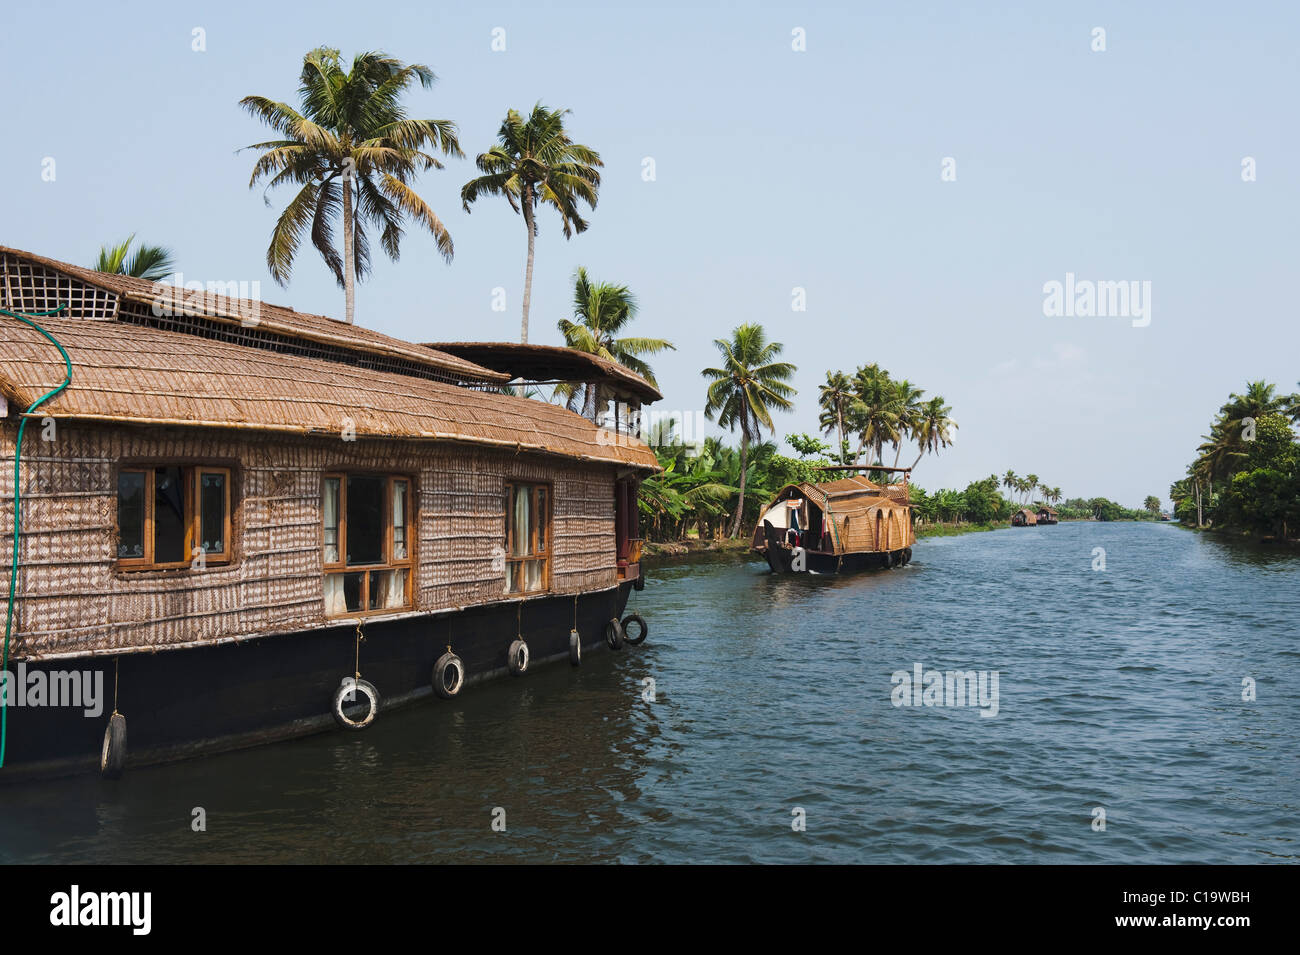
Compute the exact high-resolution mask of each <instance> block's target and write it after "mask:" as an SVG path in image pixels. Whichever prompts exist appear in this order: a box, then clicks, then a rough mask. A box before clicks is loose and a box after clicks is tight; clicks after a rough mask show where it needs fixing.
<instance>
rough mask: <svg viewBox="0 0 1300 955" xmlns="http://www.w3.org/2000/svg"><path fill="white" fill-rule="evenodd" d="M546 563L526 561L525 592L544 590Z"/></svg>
mask: <svg viewBox="0 0 1300 955" xmlns="http://www.w3.org/2000/svg"><path fill="white" fill-rule="evenodd" d="M544 563H545V562H544V561H540V560H526V561H524V590H525V591H527V592H528V593H533V592H534V591H537V590H541V589H542V577H543V574H542V567H543V565H544Z"/></svg>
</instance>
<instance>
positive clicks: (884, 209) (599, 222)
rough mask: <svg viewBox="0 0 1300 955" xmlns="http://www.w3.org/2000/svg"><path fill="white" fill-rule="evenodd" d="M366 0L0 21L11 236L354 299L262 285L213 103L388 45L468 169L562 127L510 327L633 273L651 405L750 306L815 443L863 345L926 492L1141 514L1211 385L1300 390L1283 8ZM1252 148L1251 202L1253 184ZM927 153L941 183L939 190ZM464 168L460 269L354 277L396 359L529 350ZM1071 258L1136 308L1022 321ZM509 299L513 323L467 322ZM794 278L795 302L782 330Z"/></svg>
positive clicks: (243, 188)
mask: <svg viewBox="0 0 1300 955" xmlns="http://www.w3.org/2000/svg"><path fill="white" fill-rule="evenodd" d="M977 8H978V9H977ZM373 11H374V12H373V15H370V14H369V13H368V12H367V9H366V8H365V7H364V6H358V5H356V4H344V3H330V2H319V3H312V4H310V5H302V6H300V7H293V8H290V7H287V6H281V5H277V4H251V3H237V2H232V3H223V4H220V5H211V6H208V5H203V4H195V5H185V4H152V3H149V4H146V3H139V4H113V5H96V6H94V7H86V6H83V5H76V4H60V3H49V4H44V5H40V6H37V5H21V6H18V5H8V6H6V8H5V10H4V12H3V13H0V28H2V29H0V56H2V57H3V60H2V62H3V63H4V69H5V77H6V79H5V86H6V95H5V96H4V97H3V100H2V103H3V105H0V111H2V114H3V118H4V125H5V128H6V129H7V130H9V131H10V139H9V141H8V142H7V143H6V145H5V148H4V150H3V151H2V152H0V173H2V174H3V179H4V182H5V183H6V189H5V196H4V202H3V205H2V206H0V244H7V245H11V246H16V247H19V248H25V249H29V250H31V251H34V252H39V253H42V254H45V255H49V256H53V257H55V258H61V259H65V260H69V261H74V262H80V263H86V264H89V263H90V261H92V260H93V258H94V255H95V253H96V250H97V249H98V247H99V245H100V244H101V243H104V242H107V241H110V240H115V239H119V238H122V237H124V236H125V235H127V234H128V233H131V232H135V233H137V234H138V235H139V236H140V237H141V238H143V239H145V240H147V241H150V242H158V243H163V244H167V245H170V246H171V247H173V249H174V250H175V252H176V254H177V256H178V260H179V263H180V266H181V268H182V270H183V271H184V273H185V275H186V278H187V279H191V278H192V279H199V280H205V281H206V280H223V281H224V280H229V279H243V280H250V281H251V280H260V281H261V283H262V295H263V297H264V298H265V299H266V300H268V301H271V302H275V303H282V304H289V305H292V306H293V307H295V308H297V309H299V310H302V311H313V312H321V313H324V314H331V315H336V316H338V315H341V314H342V308H343V301H342V293H341V292H340V291H339V290H338V289H337V287H336V286H335V285H334V283H333V280H332V279H331V278H330V276H329V274H328V272H327V271H326V269H325V266H324V264H323V263H322V262H321V261H320V259H319V257H318V256H317V255H316V254H315V252H314V250H311V249H310V248H309V247H307V248H305V249H304V250H303V252H302V253H301V255H300V259H299V261H298V264H297V267H296V269H295V274H294V278H293V281H292V284H291V285H290V286H289V287H288V288H285V289H282V288H279V287H278V286H275V285H274V283H273V282H272V281H271V279H270V276H269V274H268V273H267V271H266V266H265V250H266V245H267V241H268V238H269V234H270V229H271V225H272V223H273V221H274V218H275V216H276V214H277V213H278V211H279V209H280V208H282V206H283V204H284V203H285V202H287V201H288V199H289V194H288V193H284V194H277V193H272V194H271V201H272V203H273V207H272V208H268V207H267V206H266V205H265V204H264V203H263V201H262V194H261V191H260V189H259V190H257V191H250V190H249V189H248V176H249V172H250V169H251V166H252V163H253V154H251V153H242V154H237V153H236V150H237V149H238V148H239V147H241V146H245V145H248V144H250V143H253V142H257V141H259V140H260V139H263V138H267V136H266V134H265V131H264V129H263V128H261V127H259V125H258V124H257V123H256V122H255V121H254V120H253V119H251V118H250V117H248V116H246V115H245V114H243V113H242V112H241V111H240V110H239V109H238V107H237V105H236V104H237V102H238V100H239V99H240V98H241V97H242V96H245V95H248V94H252V93H257V94H262V95H267V96H272V97H276V98H280V99H285V100H288V101H291V102H292V101H294V98H295V95H296V88H297V73H298V69H299V65H300V63H301V58H302V55H303V53H305V52H306V51H307V50H308V49H310V48H312V47H314V46H317V45H322V44H328V45H333V46H337V47H339V48H340V49H342V51H343V52H344V54H345V55H346V56H351V54H353V53H355V52H357V51H360V50H364V49H383V50H385V51H387V52H389V53H391V54H392V55H395V56H397V57H399V58H401V59H403V60H406V61H408V62H422V63H426V64H428V65H430V66H431V67H433V69H434V71H435V72H436V73H437V74H438V77H439V81H438V83H437V85H436V86H435V87H434V89H433V90H432V91H429V92H425V91H417V92H415V93H413V94H412V96H411V98H410V101H409V105H410V110H411V113H412V115H415V116H420V117H430V118H445V119H451V120H454V121H455V122H456V123H458V124H459V127H460V136H461V143H462V145H463V147H464V149H465V150H466V152H467V153H468V154H470V156H471V157H472V155H473V154H474V153H477V152H480V151H482V150H483V149H486V148H487V147H488V146H489V145H490V144H491V143H492V140H493V137H494V134H495V130H496V128H497V126H498V125H499V123H500V121H501V118H502V116H503V115H504V113H505V111H506V109H507V108H510V107H514V108H518V109H525V108H527V107H530V106H531V105H532V104H533V103H534V102H536V101H538V100H541V101H543V102H545V103H546V104H547V105H550V106H562V107H567V108H569V109H571V110H572V111H573V115H572V116H571V117H570V120H569V125H570V128H571V131H572V133H573V135H574V136H575V138H576V139H578V140H579V141H581V142H585V143H587V144H589V145H591V146H593V147H595V148H596V149H598V150H599V151H600V152H601V154H602V156H603V158H604V160H605V163H606V168H605V170H604V182H603V186H602V188H601V194H600V203H599V206H598V208H597V209H596V210H595V211H594V212H593V213H592V214H591V216H590V220H591V229H590V231H588V232H587V233H586V234H584V235H581V236H578V237H575V238H574V239H573V240H571V241H566V240H565V239H564V238H563V236H562V235H561V232H560V228H559V224H558V220H557V219H556V218H555V217H554V216H553V214H551V213H549V212H543V214H542V219H541V230H542V231H541V235H540V237H539V240H538V248H537V266H536V268H537V272H536V277H535V280H534V289H533V307H532V317H531V323H532V334H531V336H530V337H531V339H532V340H533V341H537V342H542V343H552V344H558V343H559V341H560V337H559V333H558V332H557V331H556V328H555V325H556V322H557V320H559V319H560V318H564V317H568V316H569V313H570V307H569V306H570V287H571V286H570V283H571V275H572V272H573V270H574V268H575V267H576V266H578V265H584V266H586V267H587V269H588V270H589V272H590V273H591V274H592V276H593V277H594V278H597V279H603V280H609V281H616V282H622V283H626V284H628V285H630V286H631V287H632V288H633V289H634V291H635V292H636V293H637V295H638V296H639V299H640V303H641V318H640V320H639V323H638V326H639V327H638V329H637V331H638V332H639V333H641V334H646V335H653V336H662V337H665V338H668V339H670V340H672V341H673V342H674V343H675V344H676V345H677V351H676V352H671V353H668V354H667V355H665V356H663V357H661V358H660V359H659V360H658V361H657V362H656V363H655V365H656V369H657V371H658V373H659V380H660V384H661V386H662V390H663V391H664V393H665V396H666V398H665V401H664V403H663V405H662V406H660V407H662V408H664V409H667V410H674V411H683V412H686V413H688V414H693V413H694V412H696V411H698V410H699V409H700V408H702V403H703V400H704V398H703V387H702V381H703V379H702V378H701V376H700V369H701V368H703V367H705V366H707V365H711V364H714V363H715V358H716V353H715V350H714V346H713V344H712V342H713V339H715V338H718V337H723V336H726V335H727V334H728V332H729V330H730V329H732V328H733V327H735V326H736V325H738V324H740V323H741V322H746V321H750V322H760V323H762V324H763V325H765V326H766V327H767V329H768V331H769V333H770V335H771V337H773V338H775V339H776V340H778V341H781V342H784V343H785V345H786V352H785V357H786V358H787V359H788V360H790V361H792V362H793V363H795V364H796V365H797V366H798V367H799V372H798V375H797V378H796V385H797V386H798V388H799V392H800V394H799V398H798V402H797V407H796V410H795V412H794V413H793V414H790V415H784V416H781V417H780V418H779V419H778V424H779V427H780V431H781V433H782V434H785V433H789V432H800V431H809V432H811V431H815V430H816V417H817V410H816V389H817V385H818V384H819V383H820V382H821V381H822V380H824V377H825V374H826V372H827V371H828V370H830V369H840V368H842V369H844V370H845V371H849V372H851V371H852V370H853V368H854V367H856V366H857V365H861V364H865V363H868V362H878V363H879V364H881V365H882V366H883V367H885V368H887V369H889V370H890V371H891V372H892V373H893V374H895V375H896V376H898V377H906V378H908V379H910V380H911V381H913V382H915V383H917V384H919V385H920V386H921V387H923V388H925V389H926V390H927V393H928V394H936V393H937V394H941V395H943V396H944V397H945V398H946V399H947V400H948V402H949V404H951V405H952V407H953V415H954V417H955V418H956V420H957V421H958V423H959V424H960V430H959V431H958V432H957V443H956V445H955V446H954V447H952V448H950V449H948V450H947V451H945V452H943V453H942V454H941V455H939V456H938V457H934V458H932V457H927V458H926V459H925V460H923V462H922V463H921V465H920V467H919V469H918V471H917V474H916V480H917V481H918V483H920V484H922V485H924V486H926V487H930V488H934V487H938V486H956V487H961V486H964V485H965V483H966V482H967V481H970V480H972V479H975V478H979V477H982V476H985V475H987V474H989V473H998V474H1001V473H1002V472H1004V471H1005V470H1007V469H1008V468H1012V469H1014V470H1016V471H1018V472H1019V473H1021V474H1024V473H1027V472H1031V471H1032V472H1035V473H1037V474H1038V475H1039V476H1040V478H1042V479H1043V480H1044V481H1046V482H1047V483H1049V484H1053V485H1058V486H1060V487H1061V488H1062V490H1063V491H1064V492H1065V493H1066V494H1067V495H1068V496H1073V495H1087V496H1093V495H1106V496H1110V497H1113V498H1116V499H1118V500H1120V501H1121V502H1124V503H1127V504H1130V505H1136V504H1139V503H1140V502H1141V500H1142V498H1143V497H1145V496H1146V495H1147V494H1157V495H1159V496H1161V497H1164V496H1165V495H1166V492H1167V489H1168V486H1169V484H1170V482H1171V481H1173V480H1175V479H1176V478H1178V477H1179V476H1181V474H1182V470H1183V467H1184V466H1185V464H1186V462H1187V461H1188V460H1189V459H1190V457H1191V455H1192V452H1193V449H1194V447H1195V445H1196V444H1197V441H1198V436H1199V435H1200V434H1201V433H1202V432H1203V431H1204V430H1205V429H1206V428H1207V427H1208V423H1209V420H1210V418H1211V416H1212V415H1213V413H1214V411H1215V410H1216V409H1217V407H1218V406H1219V405H1220V404H1221V403H1222V402H1223V400H1224V399H1225V397H1226V396H1227V394H1228V392H1229V391H1232V390H1240V388H1241V387H1243V386H1244V384H1245V382H1246V380H1247V379H1248V378H1252V379H1253V378H1265V379H1268V380H1271V381H1274V382H1276V383H1277V384H1278V385H1279V386H1281V387H1282V388H1284V389H1286V390H1294V389H1295V387H1296V382H1297V379H1298V378H1300V330H1298V327H1297V323H1296V321H1295V308H1296V300H1295V295H1294V286H1295V276H1296V274H1297V271H1296V268H1295V262H1296V259H1297V251H1298V249H1297V246H1298V245H1300V239H1298V233H1297V227H1296V209H1297V198H1298V188H1297V181H1298V180H1297V177H1298V176H1300V142H1298V140H1300V136H1298V135H1297V124H1296V122H1295V104H1294V96H1295V91H1296V90H1297V89H1300V84H1298V83H1297V80H1298V79H1300V77H1298V76H1297V72H1298V70H1300V66H1298V64H1300V59H1298V58H1297V56H1296V53H1295V44H1294V37H1295V35H1296V32H1297V26H1298V25H1300V24H1298V23H1297V20H1298V19H1300V17H1298V16H1297V13H1296V10H1295V8H1293V7H1290V6H1288V5H1285V4H1282V3H1276V4H1262V3H1260V4H1253V3H1236V4H1232V5H1226V4H1209V3H1177V4H1175V3H1150V4H1141V5H1139V4H1133V3H1087V4H1076V3H1060V4H1058V3H1053V4H1037V3H1024V4H993V5H984V4H979V5H974V4H957V3H953V4H926V3H915V4H897V5H891V6H889V7H885V6H884V5H878V4H855V5H845V6H830V5H785V4H767V5H753V4H748V5H741V4H690V5H684V4H677V5H661V4H636V5H627V6H625V7H616V6H610V5H606V4H594V3H593V4H563V3H559V4H546V5H537V4H495V5H494V4H490V3H489V4H475V5H473V6H471V7H469V8H465V9H455V10H445V9H441V8H440V7H437V6H433V5H429V4H423V3H421V4H409V5H404V4H391V3H390V4H384V5H376V6H375V7H374V8H373ZM196 27H198V28H202V29H203V30H204V31H205V40H206V47H207V48H206V50H205V51H203V52H195V51H193V50H192V49H191V46H192V31H193V29H194V28H196ZM496 27H501V28H504V30H505V31H506V32H505V37H506V50H505V51H504V52H494V51H493V50H492V48H491V42H492V31H493V29H494V28H496ZM797 27H798V28H802V29H803V30H804V31H805V33H806V38H807V40H806V46H807V49H806V50H805V51H803V52H796V51H794V50H792V49H791V39H792V32H791V31H792V30H794V29H795V28H797ZM1095 27H1102V28H1104V29H1105V31H1106V50H1105V51H1104V52H1094V51H1093V50H1092V49H1091V46H1092V43H1093V39H1092V31H1093V29H1094V28H1095ZM1248 156H1249V157H1253V159H1254V160H1255V162H1256V164H1257V181H1254V182H1243V181H1242V176H1241V168H1242V167H1241V164H1242V159H1243V157H1248ZM45 157H53V158H54V159H55V162H56V179H55V181H54V182H45V181H42V178H41V171H42V160H43V159H44V158H45ZM645 157H653V159H654V161H655V169H656V179H655V181H653V182H646V181H644V180H643V179H642V176H641V170H642V160H643V159H644V158H645ZM945 157H952V158H953V159H954V160H955V161H956V171H957V179H956V181H954V182H945V181H942V180H941V178H940V171H941V163H942V161H943V160H944V158H945ZM474 173H475V170H474V167H473V163H472V159H466V160H462V161H451V162H449V164H448V168H447V169H446V170H444V171H442V172H431V173H428V174H426V175H425V176H423V177H422V179H421V180H420V182H419V190H420V192H421V194H422V195H423V196H424V197H425V198H426V199H427V200H428V201H429V203H430V204H431V205H432V206H433V207H434V209H435V210H437V211H438V213H439V214H440V216H441V217H442V218H443V220H444V222H445V223H446V224H447V226H448V227H449V229H450V231H451V233H452V237H453V239H454V241H455V244H456V256H455V261H454V262H453V263H452V264H451V265H446V264H444V263H443V262H442V260H441V259H440V258H439V257H438V256H437V254H436V249H435V246H434V243H433V240H432V238H431V237H429V236H427V235H421V234H419V233H416V232H414V231H411V232H409V233H408V236H407V238H406V240H405V242H404V244H403V250H402V258H401V261H400V262H399V263H397V264H391V263H389V262H388V261H387V260H386V259H383V258H382V257H377V258H376V268H375V272H374V275H373V277H372V278H371V279H370V281H368V282H367V283H366V284H364V285H363V286H361V287H360V289H359V293H358V304H357V318H358V321H359V323H361V324H363V325H367V326H370V327H373V328H377V329H380V330H382V331H385V332H388V333H390V334H395V335H398V336H401V337H404V338H409V339H413V340H463V339H491V338H501V339H507V340H508V339H516V338H517V336H518V332H519V329H518V318H519V302H520V294H521V290H522V282H523V262H524V252H525V236H524V231H523V225H522V222H521V221H520V220H519V218H518V217H517V216H515V215H514V214H513V213H512V212H511V211H510V210H509V208H508V206H506V204H505V203H504V201H491V200H483V201H480V204H479V205H478V206H477V207H476V208H475V210H474V212H473V214H472V215H467V214H466V213H464V212H463V211H462V210H461V207H460V201H459V190H460V187H461V185H462V184H463V183H464V182H465V181H466V180H467V179H469V178H471V177H472V176H473V175H474ZM376 255H377V256H378V251H377V250H376ZM1067 272H1070V273H1074V275H1075V276H1076V277H1077V278H1078V279H1081V280H1082V279H1088V280H1094V281H1121V280H1124V281H1130V280H1136V281H1149V282H1150V283H1151V321H1150V324H1149V325H1148V326H1147V327H1144V328H1135V327H1133V325H1132V323H1131V322H1130V321H1129V320H1128V319H1127V318H1115V317H1109V318H1097V317H1089V318H1085V317H1077V316H1076V317H1054V318H1049V317H1046V316H1045V315H1044V314H1043V298H1044V295H1043V285H1044V283H1046V282H1049V281H1052V280H1057V281H1063V280H1064V278H1065V275H1066V273H1067ZM498 286H500V287H504V288H505V289H506V290H507V303H508V308H507V311H505V312H504V313H502V312H496V311H493V310H492V309H491V301H492V290H493V289H494V288H496V287H498ZM796 287H799V288H803V289H805V290H806V296H807V310H806V311H804V312H795V311H792V309H791V302H792V289H794V288H796ZM788 450H789V449H788V448H786V451H787V452H788ZM914 454H915V452H914V451H910V450H909V449H906V448H905V449H904V452H903V456H904V459H906V460H910V458H911V457H913V456H914Z"/></svg>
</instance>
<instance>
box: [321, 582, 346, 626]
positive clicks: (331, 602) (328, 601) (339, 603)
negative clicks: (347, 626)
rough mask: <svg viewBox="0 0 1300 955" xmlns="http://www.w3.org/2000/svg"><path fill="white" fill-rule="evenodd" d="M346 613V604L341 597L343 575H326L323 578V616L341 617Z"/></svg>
mask: <svg viewBox="0 0 1300 955" xmlns="http://www.w3.org/2000/svg"><path fill="white" fill-rule="evenodd" d="M347 612H348V603H347V601H346V600H345V599H344V597H343V575H342V574H327V575H326V577H325V615H326V616H327V617H341V616H342V615H343V614H345V613H347Z"/></svg>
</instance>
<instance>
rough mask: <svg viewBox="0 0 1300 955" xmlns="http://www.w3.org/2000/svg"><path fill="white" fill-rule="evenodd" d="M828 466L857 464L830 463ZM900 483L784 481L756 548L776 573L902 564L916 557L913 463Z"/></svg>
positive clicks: (762, 520) (762, 521)
mask: <svg viewBox="0 0 1300 955" xmlns="http://www.w3.org/2000/svg"><path fill="white" fill-rule="evenodd" d="M825 470H834V471H845V470H857V469H856V468H851V467H844V468H841V467H828V468H826V469H825ZM867 470H872V471H891V472H901V473H902V474H903V480H902V483H901V484H876V483H874V482H872V481H869V480H867V479H866V478H865V477H860V476H857V475H854V476H852V477H847V478H842V479H840V480H837V481H827V482H825V483H822V484H812V483H809V482H806V481H805V482H800V483H797V484H787V485H786V486H785V487H783V488H782V489H781V490H780V491H779V492H777V495H776V497H775V498H773V500H772V503H770V504H769V505H768V506H767V507H766V508H764V509H763V512H762V514H760V515H759V518H758V524H757V526H756V527H755V528H754V538H753V549H754V550H755V551H757V552H758V553H760V554H762V555H763V557H764V558H765V559H766V560H767V564H768V566H769V567H770V568H772V572H773V573H777V574H797V573H810V574H840V573H851V572H853V571H857V570H866V569H870V568H886V567H899V566H902V565H903V564H906V563H907V562H908V561H910V560H911V559H912V545H913V544H915V543H916V535H915V533H914V532H913V530H912V505H911V501H910V500H909V497H908V487H907V472H908V471H909V470H910V468H886V467H871V468H867Z"/></svg>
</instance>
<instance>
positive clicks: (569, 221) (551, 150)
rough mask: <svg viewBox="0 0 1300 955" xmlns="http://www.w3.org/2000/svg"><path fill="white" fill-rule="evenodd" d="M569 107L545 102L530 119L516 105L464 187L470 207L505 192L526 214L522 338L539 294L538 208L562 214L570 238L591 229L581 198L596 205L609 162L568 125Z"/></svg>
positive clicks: (464, 198)
mask: <svg viewBox="0 0 1300 955" xmlns="http://www.w3.org/2000/svg"><path fill="white" fill-rule="evenodd" d="M568 114H569V110H567V109H547V108H546V107H545V106H543V105H542V104H541V103H538V104H537V105H536V106H534V107H533V111H532V112H531V113H530V114H529V115H528V118H527V119H524V117H523V116H521V115H520V114H519V113H517V112H515V111H514V110H513V109H512V110H510V111H509V112H508V113H506V118H505V121H504V122H503V123H502V124H501V128H500V129H499V130H498V131H497V144H496V145H495V146H493V147H492V148H491V149H489V150H488V151H487V152H485V153H480V154H479V156H478V158H477V159H476V160H475V163H476V164H477V165H478V168H479V171H480V172H482V173H483V175H482V176H479V177H478V178H477V179H471V180H470V181H469V182H467V183H465V185H464V186H463V187H462V188H461V190H460V199H461V204H462V205H463V206H464V207H465V211H466V212H469V211H470V208H469V207H470V205H471V204H472V203H473V202H474V201H475V200H476V199H478V197H479V196H485V195H487V196H505V198H506V201H507V202H509V203H510V208H512V209H514V210H515V212H520V213H522V214H523V217H524V229H525V230H526V231H527V233H528V260H527V263H526V264H525V266H524V315H523V324H522V326H521V332H520V341H524V342H527V341H528V305H529V302H530V301H531V299H532V294H533V245H534V240H535V239H536V238H537V220H536V216H537V207H538V206H539V205H540V204H542V203H546V204H547V205H549V206H551V207H553V208H554V209H555V211H556V212H558V213H559V214H560V221H561V222H562V223H563V226H564V237H565V238H566V239H568V238H572V236H573V233H575V232H586V231H587V220H586V219H584V218H582V216H580V215H579V214H578V203H579V202H585V203H586V204H587V205H588V206H590V207H591V208H593V209H594V208H596V198H597V194H598V192H599V190H600V173H598V172H597V171H596V169H597V168H598V167H601V166H604V165H605V164H604V163H603V162H601V160H600V153H598V152H596V150H594V149H592V148H591V147H590V146H583V145H581V144H580V143H575V142H574V141H573V140H572V139H570V138H569V134H568V133H567V132H566V131H565V129H564V117H565V116H567V115H568Z"/></svg>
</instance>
